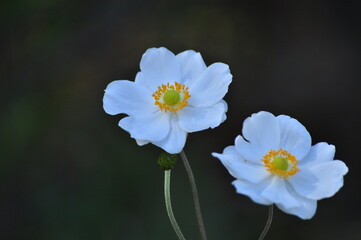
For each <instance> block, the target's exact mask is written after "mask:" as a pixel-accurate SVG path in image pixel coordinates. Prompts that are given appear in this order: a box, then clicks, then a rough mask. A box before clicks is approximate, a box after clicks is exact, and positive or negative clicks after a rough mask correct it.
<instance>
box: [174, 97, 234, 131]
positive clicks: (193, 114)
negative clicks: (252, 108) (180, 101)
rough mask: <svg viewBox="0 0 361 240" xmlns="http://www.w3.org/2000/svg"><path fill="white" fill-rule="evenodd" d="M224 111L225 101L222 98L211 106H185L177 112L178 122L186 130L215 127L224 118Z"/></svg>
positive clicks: (225, 108) (225, 107)
mask: <svg viewBox="0 0 361 240" xmlns="http://www.w3.org/2000/svg"><path fill="white" fill-rule="evenodd" d="M226 111H227V103H226V102H225V101H223V100H222V101H220V102H219V103H217V104H214V105H213V106H211V107H205V108H196V107H192V106H187V107H185V108H183V109H182V110H180V111H179V113H178V114H177V115H178V119H179V120H178V123H179V126H180V127H181V128H183V129H184V130H185V131H187V132H196V131H201V130H204V129H207V128H215V127H218V126H219V124H221V123H222V122H223V121H224V120H225V119H224V115H225V112H226Z"/></svg>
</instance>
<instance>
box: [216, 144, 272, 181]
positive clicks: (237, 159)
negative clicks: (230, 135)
mask: <svg viewBox="0 0 361 240" xmlns="http://www.w3.org/2000/svg"><path fill="white" fill-rule="evenodd" d="M212 155H213V156H214V157H217V158H218V159H219V160H221V162H222V163H223V165H224V166H225V167H226V168H227V170H228V171H229V173H230V174H231V175H232V176H233V177H235V178H237V179H241V180H244V181H247V182H250V183H260V182H262V181H263V180H264V179H266V178H267V177H269V176H270V173H269V172H268V171H266V169H265V168H264V167H263V166H259V165H256V164H253V163H250V162H246V161H245V160H244V159H243V157H242V156H241V155H240V154H239V153H238V152H237V150H236V148H235V147H234V146H228V147H227V148H225V149H224V151H223V154H219V153H212Z"/></svg>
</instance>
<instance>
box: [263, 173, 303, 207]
mask: <svg viewBox="0 0 361 240" xmlns="http://www.w3.org/2000/svg"><path fill="white" fill-rule="evenodd" d="M271 179H272V180H271V184H270V185H269V186H268V187H267V188H266V189H264V190H263V191H262V192H261V196H262V197H264V198H266V199H268V200H270V201H271V202H274V203H276V204H278V205H281V206H283V208H285V209H289V208H294V207H299V206H300V203H299V201H298V199H297V198H296V197H295V196H293V195H292V194H291V193H290V191H289V190H290V189H288V188H287V186H286V182H285V180H284V179H283V178H280V177H277V176H275V177H272V178H271Z"/></svg>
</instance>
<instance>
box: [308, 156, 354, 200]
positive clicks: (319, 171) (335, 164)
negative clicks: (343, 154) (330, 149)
mask: <svg viewBox="0 0 361 240" xmlns="http://www.w3.org/2000/svg"><path fill="white" fill-rule="evenodd" d="M309 170H310V171H311V172H312V173H313V174H314V175H315V176H316V177H317V182H316V183H315V188H314V189H313V191H311V192H310V193H308V194H307V195H306V196H305V197H307V198H310V199H314V200H320V199H323V198H328V197H332V196H333V195H334V194H335V193H337V192H338V190H340V188H341V187H342V186H343V176H344V175H345V174H346V173H347V172H348V168H347V166H346V165H345V163H343V162H342V161H339V160H334V161H328V162H322V163H319V164H316V165H315V166H312V167H310V168H309Z"/></svg>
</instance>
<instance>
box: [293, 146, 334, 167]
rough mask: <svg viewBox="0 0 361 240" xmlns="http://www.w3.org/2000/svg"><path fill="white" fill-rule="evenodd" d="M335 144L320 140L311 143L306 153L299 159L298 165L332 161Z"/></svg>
mask: <svg viewBox="0 0 361 240" xmlns="http://www.w3.org/2000/svg"><path fill="white" fill-rule="evenodd" d="M335 151H336V149H335V146H334V145H331V144H327V143H325V142H320V143H317V144H315V145H313V146H312V147H311V149H310V151H309V152H308V154H307V155H306V156H305V157H304V158H303V159H301V161H299V163H298V165H299V166H309V165H311V166H313V165H315V164H317V163H321V162H327V161H332V160H333V159H334V156H335Z"/></svg>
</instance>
